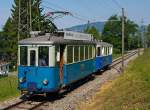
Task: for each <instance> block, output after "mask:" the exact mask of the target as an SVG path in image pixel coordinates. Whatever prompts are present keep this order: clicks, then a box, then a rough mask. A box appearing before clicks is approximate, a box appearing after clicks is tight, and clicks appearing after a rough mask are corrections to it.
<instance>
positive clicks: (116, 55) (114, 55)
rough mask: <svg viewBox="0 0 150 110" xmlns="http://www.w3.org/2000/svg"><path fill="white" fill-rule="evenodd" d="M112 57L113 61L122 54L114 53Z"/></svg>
mask: <svg viewBox="0 0 150 110" xmlns="http://www.w3.org/2000/svg"><path fill="white" fill-rule="evenodd" d="M112 57H113V59H116V58H119V57H121V54H115V53H114V54H113V56H112Z"/></svg>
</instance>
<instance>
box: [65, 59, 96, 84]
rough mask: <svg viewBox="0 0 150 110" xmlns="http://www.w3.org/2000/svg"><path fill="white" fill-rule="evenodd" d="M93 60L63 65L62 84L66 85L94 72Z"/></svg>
mask: <svg viewBox="0 0 150 110" xmlns="http://www.w3.org/2000/svg"><path fill="white" fill-rule="evenodd" d="M95 70H96V68H95V59H91V60H86V61H82V62H78V63H73V64H68V65H64V84H65V85H68V84H70V83H72V82H75V81H77V80H79V79H82V78H84V77H85V76H88V75H89V74H92V73H93V72H95Z"/></svg>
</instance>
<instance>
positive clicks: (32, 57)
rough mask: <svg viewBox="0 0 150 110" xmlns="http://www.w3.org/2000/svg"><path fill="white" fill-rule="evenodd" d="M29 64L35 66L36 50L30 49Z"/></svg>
mask: <svg viewBox="0 0 150 110" xmlns="http://www.w3.org/2000/svg"><path fill="white" fill-rule="evenodd" d="M30 66H36V51H35V50H31V51H30Z"/></svg>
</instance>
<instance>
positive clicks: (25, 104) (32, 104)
mask: <svg viewBox="0 0 150 110" xmlns="http://www.w3.org/2000/svg"><path fill="white" fill-rule="evenodd" d="M135 54H137V51H133V52H129V53H127V54H126V55H125V56H124V60H127V59H129V58H130V57H132V56H134V55H135ZM121 61H122V58H121V57H120V58H117V59H115V60H113V63H112V65H111V66H110V67H112V68H113V67H115V66H117V65H119V64H120V63H121ZM62 94H63V95H66V94H67V93H62ZM62 94H61V95H62ZM63 95H62V96H63ZM60 97H61V96H60ZM61 98H62V97H61ZM61 98H59V97H55V96H52V97H50V98H47V97H38V99H36V98H35V99H34V98H30V99H28V100H27V99H25V100H21V101H19V102H17V103H14V104H12V105H9V106H7V107H5V108H3V109H2V110H37V109H38V108H40V107H43V106H45V108H47V104H49V103H51V104H52V105H53V104H55V103H59V101H57V100H63V98H62V99H61Z"/></svg>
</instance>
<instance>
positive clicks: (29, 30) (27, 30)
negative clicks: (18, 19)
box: [27, 0, 30, 37]
mask: <svg viewBox="0 0 150 110" xmlns="http://www.w3.org/2000/svg"><path fill="white" fill-rule="evenodd" d="M29 31H30V29H29V1H28V0H27V37H29Z"/></svg>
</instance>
